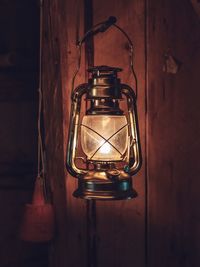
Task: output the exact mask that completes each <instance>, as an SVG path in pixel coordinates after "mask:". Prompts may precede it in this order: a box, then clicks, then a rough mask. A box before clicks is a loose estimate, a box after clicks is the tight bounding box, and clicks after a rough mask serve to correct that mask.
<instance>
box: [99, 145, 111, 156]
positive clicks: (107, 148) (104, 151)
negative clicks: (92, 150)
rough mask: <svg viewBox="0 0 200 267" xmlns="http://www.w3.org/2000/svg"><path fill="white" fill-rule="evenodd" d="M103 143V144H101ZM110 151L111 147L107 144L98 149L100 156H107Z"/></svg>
mask: <svg viewBox="0 0 200 267" xmlns="http://www.w3.org/2000/svg"><path fill="white" fill-rule="evenodd" d="M102 143H103V142H102ZM110 151H111V146H110V145H109V143H108V142H106V143H105V144H104V145H102V147H101V148H100V149H99V152H100V153H102V154H109V153H110Z"/></svg>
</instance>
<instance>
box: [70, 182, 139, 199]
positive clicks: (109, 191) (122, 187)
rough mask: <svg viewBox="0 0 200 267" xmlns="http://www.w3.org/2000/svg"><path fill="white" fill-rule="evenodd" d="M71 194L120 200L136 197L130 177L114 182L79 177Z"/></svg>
mask: <svg viewBox="0 0 200 267" xmlns="http://www.w3.org/2000/svg"><path fill="white" fill-rule="evenodd" d="M73 196H74V197H77V198H83V199H88V200H90V199H96V200H122V199H131V198H135V197H137V192H136V191H135V190H134V189H133V188H132V180H131V178H130V179H127V180H117V181H114V182H113V181H92V180H90V181H88V180H84V179H80V180H79V184H78V189H77V190H76V191H75V192H74V193H73Z"/></svg>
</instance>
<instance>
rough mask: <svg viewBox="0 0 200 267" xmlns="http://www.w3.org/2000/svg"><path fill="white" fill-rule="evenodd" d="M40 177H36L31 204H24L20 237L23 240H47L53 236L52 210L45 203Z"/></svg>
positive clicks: (50, 206)
mask: <svg viewBox="0 0 200 267" xmlns="http://www.w3.org/2000/svg"><path fill="white" fill-rule="evenodd" d="M42 182H43V181H42V179H41V178H40V177H37V179H36V182H35V189H34V193H33V200H32V204H27V205H26V206H25V212H24V218H23V222H22V225H21V229H20V238H21V239H22V240H24V241H31V242H47V241H50V240H51V239H52V238H53V236H54V211H53V206H52V205H51V204H48V203H45V199H44V194H43V185H42Z"/></svg>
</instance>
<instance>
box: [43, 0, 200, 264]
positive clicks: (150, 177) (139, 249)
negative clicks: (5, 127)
mask: <svg viewBox="0 0 200 267" xmlns="http://www.w3.org/2000/svg"><path fill="white" fill-rule="evenodd" d="M110 15H114V16H116V17H117V18H118V23H119V25H120V26H121V27H123V28H124V29H125V30H126V31H127V32H128V33H129V34H130V36H131V39H132V40H133V43H134V47H135V48H134V53H135V69H136V73H137V76H138V81H139V84H138V87H139V88H138V113H139V124H140V135H141V143H142V154H143V166H142V169H141V171H140V172H139V173H138V174H137V175H136V176H135V177H134V179H133V181H134V186H135V188H136V190H137V191H138V193H139V196H138V198H136V199H134V200H130V201H110V202H99V201H97V202H96V203H93V204H92V205H91V204H90V203H89V202H86V201H84V200H79V199H75V198H73V197H72V192H73V191H74V190H75V188H76V186H77V181H76V179H74V178H72V177H70V176H69V175H68V174H67V173H66V171H65V149H66V137H67V131H68V126H69V112H70V93H71V79H72V75H73V73H74V70H75V68H76V58H77V54H76V47H75V43H76V40H77V37H80V36H82V35H83V32H84V28H85V29H86V28H87V27H88V25H90V24H91V20H93V23H94V24H95V23H96V22H99V21H102V20H104V19H106V18H107V17H108V16H110ZM43 24H44V39H43V51H44V55H43V71H44V72H43V74H44V75H43V90H44V97H45V102H44V111H45V129H46V148H47V167H48V176H49V179H50V181H51V184H52V193H53V201H54V206H55V210H56V219H57V232H56V237H55V240H54V242H53V243H52V245H51V250H50V251H51V261H50V262H51V266H56V267H63V266H69V267H78V266H80V265H82V266H85V267H97V266H98V267H122V266H123V267H132V266H136V267H147V266H148V267H161V266H173V267H178V266H181V267H191V266H192V267H198V266H199V261H200V256H199V255H200V254H199V253H198V252H199V249H200V244H199V240H200V239H199V235H200V231H199V229H200V228H199V227H200V217H199V209H198V202H199V200H200V197H199V185H200V182H199V179H198V176H199V166H200V165H199V164H198V154H199V153H198V152H199V151H200V142H199V138H198V136H199V134H200V120H199V117H200V111H199V103H198V102H199V101H198V96H199V95H200V93H199V86H198V81H199V67H200V66H199V64H200V63H199V62H200V61H199V59H200V58H199V57H200V51H199V49H200V46H199V44H200V31H199V20H198V17H197V15H196V14H195V12H194V10H193V8H192V5H191V3H190V1H188V0H183V1H180V0H175V1H172V0H170V1H167V0H164V1H156V0H152V1H148V0H146V1H145V0H142V1H141V0H134V1H133V0H132V1H130V0H126V1H123V0H110V1H105V0H102V1H97V0H93V1H89V0H85V1H81V0H76V1H70V0H68V1H64V0H51V1H50V0H46V1H44V21H43ZM91 47H92V46H91ZM90 53H94V54H93V56H94V64H95V65H101V64H108V65H113V66H119V67H122V68H123V69H124V73H123V74H122V75H121V79H122V81H123V82H125V83H128V84H131V85H133V84H134V83H133V80H132V76H131V72H130V69H129V68H128V51H127V43H126V40H125V39H124V38H123V36H121V35H120V33H118V32H117V31H116V30H115V29H109V30H108V31H107V32H106V33H105V34H99V35H98V36H96V37H95V38H94V50H92V51H90V50H89V52H88V50H87V49H86V54H85V59H86V60H83V62H82V69H81V71H80V73H79V76H78V79H77V84H80V83H82V82H84V80H85V78H86V76H87V75H86V74H85V68H86V67H87V64H88V56H90ZM176 66H178V67H179V68H178V69H177V70H176ZM166 69H167V71H166ZM176 71H177V72H176ZM170 72H174V73H170ZM175 72H176V73H175Z"/></svg>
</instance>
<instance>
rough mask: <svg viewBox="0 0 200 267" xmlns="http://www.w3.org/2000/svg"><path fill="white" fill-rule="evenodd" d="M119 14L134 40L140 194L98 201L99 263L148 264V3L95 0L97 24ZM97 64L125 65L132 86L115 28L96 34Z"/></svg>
mask: <svg viewBox="0 0 200 267" xmlns="http://www.w3.org/2000/svg"><path fill="white" fill-rule="evenodd" d="M111 15H112V16H116V17H117V19H118V22H117V23H118V24H119V25H120V26H121V27H122V28H123V29H124V30H125V31H126V32H127V33H128V34H129V35H130V38H131V39H132V40H133V43H134V47H135V48H134V54H135V63H134V64H135V70H136V73H137V76H138V82H139V92H138V113H139V123H140V136H141V142H142V152H143V167H142V169H141V170H140V172H139V173H138V174H137V175H136V176H135V177H134V187H135V188H136V190H137V191H138V194H139V196H138V197H137V198H136V199H134V200H129V201H125V200H124V201H107V202H98V201H97V235H98V243H97V248H98V251H97V261H98V267H108V266H115V267H124V266H126V267H132V266H137V267H143V266H144V264H145V156H144V155H145V24H144V21H145V7H144V1H139V0H138V1H122V0H111V1H97V0H94V24H95V23H98V22H101V21H104V20H106V19H107V18H108V17H109V16H111ZM94 52H95V65H109V66H117V67H122V68H123V69H124V71H123V73H122V74H121V79H122V82H123V83H127V84H129V85H131V86H133V84H134V82H133V78H132V75H131V70H130V68H129V54H128V49H127V40H126V39H125V38H124V37H123V36H122V35H121V33H119V32H118V31H117V30H116V29H113V28H111V29H109V30H108V31H107V32H106V33H102V34H99V35H98V36H96V37H95V47H94Z"/></svg>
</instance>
